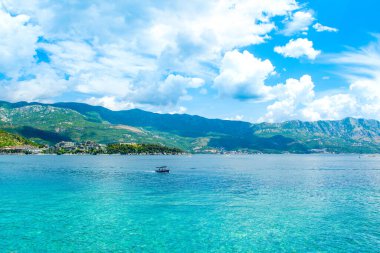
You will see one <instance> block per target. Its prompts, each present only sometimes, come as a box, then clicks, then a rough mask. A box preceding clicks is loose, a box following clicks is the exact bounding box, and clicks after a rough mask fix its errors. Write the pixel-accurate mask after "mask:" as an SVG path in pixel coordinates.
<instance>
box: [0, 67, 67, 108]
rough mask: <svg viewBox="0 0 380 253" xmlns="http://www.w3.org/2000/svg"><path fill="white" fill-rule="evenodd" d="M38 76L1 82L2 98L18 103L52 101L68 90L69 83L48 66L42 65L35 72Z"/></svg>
mask: <svg viewBox="0 0 380 253" xmlns="http://www.w3.org/2000/svg"><path fill="white" fill-rule="evenodd" d="M33 72H35V73H37V74H36V76H34V77H32V78H27V79H25V80H18V81H10V83H9V81H1V82H0V84H1V86H0V87H2V90H3V93H2V94H1V96H0V97H1V98H2V99H5V100H9V101H13V102H17V101H28V102H33V101H40V102H43V101H51V99H52V98H54V97H56V96H58V95H60V94H61V92H62V91H64V90H66V89H67V85H68V82H67V81H66V80H65V79H63V78H62V77H61V76H58V75H57V74H56V72H55V71H54V70H53V69H51V68H50V67H49V66H48V65H46V64H42V65H39V66H38V67H36V69H35V70H34V71H33Z"/></svg>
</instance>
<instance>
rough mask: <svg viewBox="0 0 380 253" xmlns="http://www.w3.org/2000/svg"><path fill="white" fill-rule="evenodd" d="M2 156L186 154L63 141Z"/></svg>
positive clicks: (137, 146) (17, 149)
mask: <svg viewBox="0 0 380 253" xmlns="http://www.w3.org/2000/svg"><path fill="white" fill-rule="evenodd" d="M0 153H1V154H27V155H28V154H30V155H38V154H57V155H64V154H91V155H98V154H122V155H129V154H139V155H177V154H184V153H185V152H184V151H183V150H181V149H178V148H171V147H166V146H162V145H159V144H138V143H117V144H108V145H105V144H99V143H96V142H94V141H85V142H71V141H61V142H59V143H57V144H55V145H54V146H33V145H22V146H10V147H4V148H1V149H0Z"/></svg>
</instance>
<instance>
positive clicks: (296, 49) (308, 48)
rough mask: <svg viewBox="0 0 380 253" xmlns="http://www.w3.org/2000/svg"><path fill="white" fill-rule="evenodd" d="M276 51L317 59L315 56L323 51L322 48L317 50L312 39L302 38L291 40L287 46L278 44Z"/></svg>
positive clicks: (287, 54) (285, 54)
mask: <svg viewBox="0 0 380 253" xmlns="http://www.w3.org/2000/svg"><path fill="white" fill-rule="evenodd" d="M274 51H275V52H276V53H279V54H281V55H283V56H285V57H291V58H301V57H303V56H305V57H307V58H308V59H310V60H315V58H316V57H317V56H318V55H319V54H320V53H321V51H320V50H315V49H314V48H313V42H312V41H310V40H308V39H301V38H299V39H296V40H290V41H289V42H288V44H286V45H285V46H277V47H275V48H274Z"/></svg>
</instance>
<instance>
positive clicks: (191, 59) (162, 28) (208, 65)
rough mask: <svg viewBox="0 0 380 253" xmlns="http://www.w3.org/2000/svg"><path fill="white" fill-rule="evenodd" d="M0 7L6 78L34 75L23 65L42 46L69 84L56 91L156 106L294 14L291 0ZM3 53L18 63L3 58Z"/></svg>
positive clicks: (42, 2) (40, 2)
mask: <svg viewBox="0 0 380 253" xmlns="http://www.w3.org/2000/svg"><path fill="white" fill-rule="evenodd" d="M0 1H1V4H2V5H4V6H5V7H6V10H7V11H5V8H4V10H3V9H2V10H1V13H0V14H1V15H2V16H0V18H1V19H2V22H1V23H2V24H5V25H3V26H1V24H0V35H2V38H3V37H4V38H7V40H6V41H7V42H3V41H0V56H1V57H2V59H1V57H0V66H5V65H6V64H5V63H12V64H7V66H6V67H7V68H6V73H5V74H7V75H10V73H13V72H18V71H20V69H23V71H24V72H25V73H23V75H35V73H32V72H31V71H32V69H35V68H34V67H24V66H26V65H25V64H29V65H30V64H31V65H33V64H34V65H36V64H37V63H36V62H35V59H34V57H35V49H37V48H42V49H43V50H44V51H45V52H46V53H47V55H48V57H49V64H50V66H51V69H52V70H54V71H56V76H57V77H59V78H61V79H62V81H64V82H65V84H66V85H65V87H66V89H65V90H63V89H60V91H61V93H64V92H77V93H79V95H83V96H85V97H88V96H92V97H95V98H98V97H100V98H102V97H115V98H117V99H116V100H115V101H119V100H120V101H126V100H127V101H129V102H131V103H136V101H138V102H141V103H148V104H152V105H157V106H161V105H163V104H164V103H165V102H167V104H174V103H175V102H178V101H180V100H181V99H184V98H185V97H186V96H187V98H188V94H187V93H188V91H187V90H188V89H192V88H195V86H202V85H203V83H204V82H205V81H209V82H211V81H212V80H213V79H214V78H215V75H216V74H217V70H216V67H217V66H218V65H220V61H221V59H222V56H223V55H224V53H225V52H228V51H231V50H234V49H236V48H239V47H243V46H249V45H254V44H259V43H263V42H265V41H266V40H267V39H268V38H269V33H270V32H271V31H273V30H274V29H275V27H276V25H275V23H274V22H273V19H272V18H273V17H277V16H286V15H288V14H289V13H290V12H292V11H294V10H296V9H298V8H299V6H298V4H297V2H296V0H267V1H261V0H252V1H244V0H236V1H233V2H232V1H230V0H222V1H218V0H212V1H206V2H205V1H201V0H195V1H191V2H186V3H184V2H171V1H169V2H157V1H150V0H148V1H122V0H115V1H113V2H112V3H111V2H104V1H100V0H94V1H80V2H78V1H58V2H57V1H52V0H30V1H27V2H25V1H22V0H0ZM9 12H11V13H12V14H13V15H14V16H10V15H9V14H8V13H9ZM18 14H19V15H18ZM17 15H18V16H17ZM26 15H28V16H29V17H30V20H29V21H28V18H27V17H28V16H26ZM230 20H233V21H234V22H230ZM7 31H8V32H7ZM9 31H12V33H14V34H12V33H9ZM39 36H43V39H42V40H40V41H39V42H38V43H37V40H38V37H39ZM8 38H9V39H8ZM16 41H17V43H16ZM2 43H3V44H2ZM5 43H6V44H5ZM2 45H3V48H1V46H2ZM10 48H14V50H13V51H12V50H9V49H10ZM8 52H13V53H14V54H15V55H16V57H13V58H12V59H6V58H5V57H3V56H4V55H5V54H6V53H8ZM18 53H19V57H18V56H17V54H18ZM3 59H4V60H3ZM2 63H4V64H3V65H1V64H2ZM13 63H14V64H13ZM19 63H22V64H19ZM20 66H21V67H20ZM153 72H154V73H158V74H151V73H153ZM171 73H176V74H177V75H178V76H182V77H184V78H187V77H197V78H198V79H196V80H198V81H195V80H193V79H192V81H188V80H181V81H179V80H178V77H176V78H174V77H172V76H171ZM145 74H147V75H148V76H147V77H144V75H145ZM67 76H68V77H69V80H68V81H67V82H66V80H65V78H67ZM173 76H176V75H173ZM12 77H13V76H12ZM148 79H149V80H148ZM201 79H202V82H201V83H202V85H201V84H200V81H199V80H201ZM203 80H205V81H203ZM16 82H17V78H16V77H15V78H13V80H12V81H11V82H8V85H14V83H16ZM35 82H39V80H35ZM197 82H198V83H197ZM183 83H186V84H183ZM5 86H7V85H6V84H4V85H3V87H5ZM168 87H170V88H168ZM25 88H26V89H27V88H28V87H25ZM9 90H12V89H10V88H9ZM148 94H149V95H148ZM165 94H166V95H167V94H169V95H168V96H169V98H168V99H166V98H165V97H164V96H165ZM41 96H42V97H45V96H44V95H42V94H41ZM175 96H177V97H175ZM36 99H38V98H36ZM155 99H156V100H155ZM102 103H103V102H102ZM104 103H105V102H104ZM105 104H109V103H105ZM110 106H112V105H110ZM165 106H166V105H165Z"/></svg>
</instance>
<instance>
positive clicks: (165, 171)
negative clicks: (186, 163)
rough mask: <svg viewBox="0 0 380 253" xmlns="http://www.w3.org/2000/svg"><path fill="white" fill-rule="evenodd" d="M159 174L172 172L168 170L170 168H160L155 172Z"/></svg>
mask: <svg viewBox="0 0 380 253" xmlns="http://www.w3.org/2000/svg"><path fill="white" fill-rule="evenodd" d="M155 171H156V172H157V173H169V172H170V170H169V169H168V166H160V167H156V170H155Z"/></svg>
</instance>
